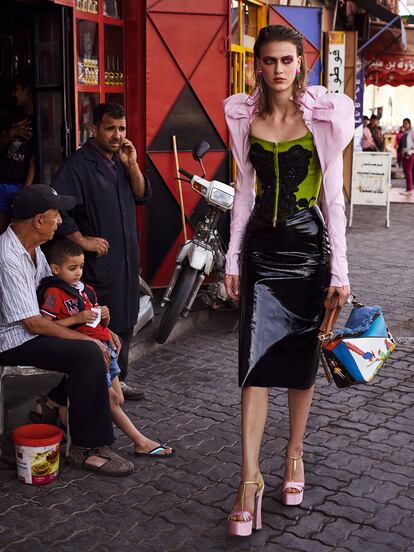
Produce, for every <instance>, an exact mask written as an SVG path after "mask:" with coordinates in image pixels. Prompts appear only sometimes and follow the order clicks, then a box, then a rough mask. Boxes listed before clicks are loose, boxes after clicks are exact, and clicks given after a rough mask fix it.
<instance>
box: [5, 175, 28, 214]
mask: <svg viewBox="0 0 414 552" xmlns="http://www.w3.org/2000/svg"><path fill="white" fill-rule="evenodd" d="M22 190H23V186H22V185H21V184H4V183H0V213H1V214H2V215H9V216H11V214H12V204H13V201H14V198H15V197H16V196H17V194H18V193H20V192H21V191H22Z"/></svg>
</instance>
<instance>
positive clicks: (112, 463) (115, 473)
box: [66, 445, 134, 477]
mask: <svg viewBox="0 0 414 552" xmlns="http://www.w3.org/2000/svg"><path fill="white" fill-rule="evenodd" d="M91 456H98V457H99V458H103V459H105V460H107V462H105V464H103V465H102V466H94V465H93V464H90V463H88V462H87V460H88V458H90V457H91ZM66 463H67V464H68V465H69V466H73V467H75V468H80V469H84V470H89V471H94V472H97V473H99V474H101V475H110V476H112V477H123V476H125V475H130V474H131V473H132V472H133V471H134V464H133V463H132V462H129V461H128V460H125V458H122V456H120V455H119V454H117V453H116V452H114V451H113V450H112V449H111V448H110V447H108V446H103V447H94V448H85V447H79V446H77V445H72V446H71V447H70V449H69V454H68V456H67V457H66Z"/></svg>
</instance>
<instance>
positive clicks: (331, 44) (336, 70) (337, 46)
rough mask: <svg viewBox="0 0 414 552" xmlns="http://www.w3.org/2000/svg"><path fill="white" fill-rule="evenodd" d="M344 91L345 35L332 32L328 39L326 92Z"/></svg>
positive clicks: (339, 32)
mask: <svg viewBox="0 0 414 552" xmlns="http://www.w3.org/2000/svg"><path fill="white" fill-rule="evenodd" d="M344 89H345V33H344V32H341V31H332V32H330V33H329V37H328V92H344Z"/></svg>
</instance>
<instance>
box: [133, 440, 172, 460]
mask: <svg viewBox="0 0 414 552" xmlns="http://www.w3.org/2000/svg"><path fill="white" fill-rule="evenodd" d="M168 448H170V449H172V452H171V454H162V453H163V452H164V450H166V449H168ZM134 454H135V456H145V457H147V458H161V459H162V460H165V459H167V458H171V457H173V456H175V450H174V449H173V448H172V447H170V446H169V445H168V443H162V444H160V445H159V446H158V447H155V448H154V449H152V450H150V451H149V452H136V451H134Z"/></svg>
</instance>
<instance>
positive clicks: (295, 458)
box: [286, 451, 303, 460]
mask: <svg viewBox="0 0 414 552" xmlns="http://www.w3.org/2000/svg"><path fill="white" fill-rule="evenodd" d="M302 457H303V451H302V452H301V453H300V454H299V456H290V455H289V454H288V452H287V451H286V458H289V460H300V459H301V458H302Z"/></svg>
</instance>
